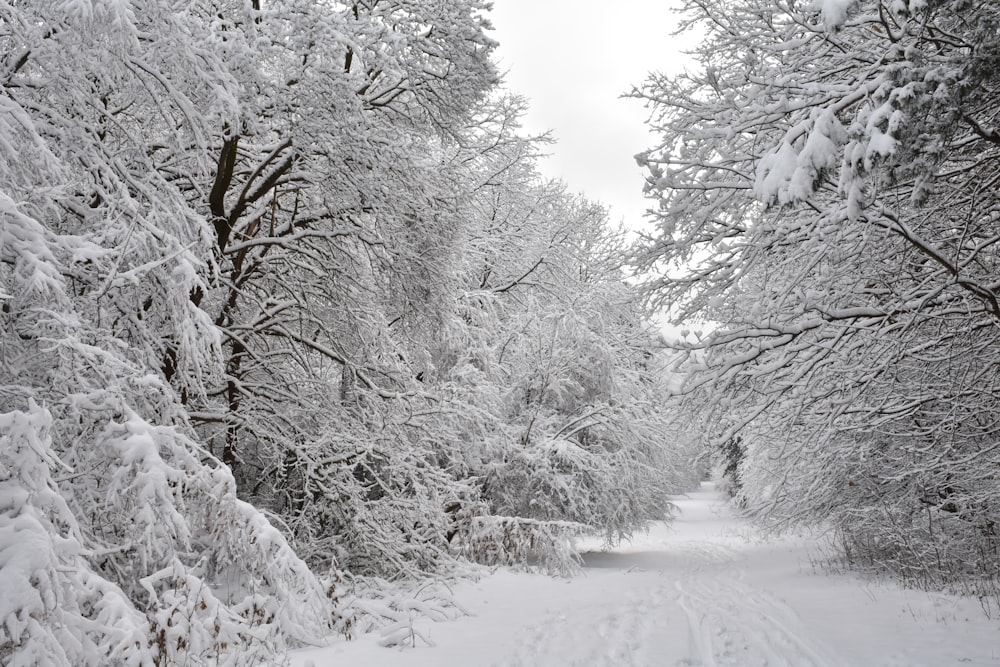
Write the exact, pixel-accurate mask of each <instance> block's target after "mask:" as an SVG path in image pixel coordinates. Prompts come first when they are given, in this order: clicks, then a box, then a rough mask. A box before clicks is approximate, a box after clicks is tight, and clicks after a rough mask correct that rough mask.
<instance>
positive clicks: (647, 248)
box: [634, 0, 1000, 602]
mask: <svg viewBox="0 0 1000 667" xmlns="http://www.w3.org/2000/svg"><path fill="white" fill-rule="evenodd" d="M684 11H685V17H686V21H687V23H686V24H685V29H693V30H699V31H701V32H702V34H703V35H704V36H705V39H704V42H703V45H702V46H701V47H700V48H699V49H698V50H697V52H696V53H695V54H694V57H695V59H696V61H697V65H696V66H695V67H694V68H692V70H691V71H688V72H687V73H685V74H684V75H681V76H677V77H664V76H660V75H653V76H651V77H650V78H649V79H648V80H647V81H646V83H645V84H644V85H643V86H642V87H641V88H639V89H637V90H636V91H635V92H634V95H635V96H636V97H638V98H641V99H644V100H645V101H646V102H647V103H648V105H649V108H650V109H651V114H652V121H651V124H652V127H653V128H654V129H655V130H657V131H658V132H659V134H660V135H661V136H662V143H661V144H660V145H659V146H657V147H655V148H653V149H652V150H650V151H648V152H646V153H644V154H643V155H641V156H640V160H641V161H642V162H643V163H644V164H645V165H646V167H647V192H648V194H649V196H650V197H652V198H653V199H654V200H656V201H658V202H659V207H658V212H657V213H656V220H657V223H656V224H657V228H656V231H655V232H653V233H651V234H649V235H648V236H647V238H646V239H644V240H643V242H641V243H640V244H638V245H637V246H636V248H635V252H634V261H635V263H636V265H637V266H639V267H640V268H641V269H642V270H644V271H646V272H647V273H649V274H651V275H653V276H654V277H653V278H652V279H651V280H650V281H649V282H648V284H647V286H648V295H649V297H650V298H651V300H653V301H654V302H655V303H657V304H660V305H662V306H663V307H667V308H672V309H673V312H674V313H675V314H676V315H677V318H678V319H679V320H682V321H688V322H693V323H699V322H700V323H701V324H702V325H704V327H703V328H704V332H703V335H702V336H701V337H700V338H698V339H695V338H694V337H689V338H688V339H687V342H685V343H682V344H681V345H679V347H680V348H681V356H680V357H679V358H678V360H677V364H676V368H677V371H678V372H679V373H681V374H682V375H683V377H684V379H685V385H684V389H683V391H682V392H681V393H682V394H684V396H683V398H682V399H681V400H682V404H684V405H689V406H693V407H697V408H698V409H697V410H696V411H694V414H695V418H693V419H692V420H691V421H690V423H689V428H691V429H695V430H698V431H702V432H704V433H705V435H706V440H707V441H710V442H711V443H713V446H714V447H716V448H717V451H718V452H719V454H718V455H719V457H720V458H721V459H723V460H724V464H725V465H726V467H727V469H728V470H729V473H730V478H731V480H730V481H732V482H733V483H734V485H735V487H734V488H735V489H736V492H737V495H738V497H739V500H740V502H741V504H742V505H744V506H745V507H746V508H747V509H748V511H749V512H751V513H752V514H754V515H756V516H757V517H759V518H760V519H761V520H762V521H764V522H765V523H766V524H768V525H771V526H774V527H776V528H787V527H792V526H802V525H813V526H814V525H822V526H827V527H829V528H831V529H832V530H833V532H834V534H835V536H836V542H837V546H838V553H839V558H840V559H841V560H842V561H843V562H847V563H849V564H851V565H853V566H856V567H860V568H863V569H866V570H869V571H876V572H888V573H891V574H892V575H895V576H898V577H900V578H902V579H903V580H905V581H907V582H910V583H913V584H915V585H919V586H930V587H942V586H944V587H953V588H957V589H960V590H963V591H967V592H971V593H974V594H976V595H979V596H980V597H981V598H983V599H984V600H992V601H993V602H996V601H997V600H998V599H1000V596H998V591H1000V583H998V582H1000V503H998V498H1000V447H998V444H997V443H998V440H997V434H998V430H997V426H998V422H997V414H998V406H1000V405H998V400H1000V385H998V374H997V365H998V361H1000V308H998V303H1000V302H998V295H1000V281H998V280H997V276H998V272H997V270H998V261H1000V249H998V243H997V242H998V241H1000V232H998V226H997V221H998V216H1000V199H998V195H997V188H996V184H997V178H998V164H1000V163H998V156H1000V152H998V149H1000V133H998V132H1000V130H998V120H1000V119H998V108H1000V107H998V104H997V100H998V97H997V90H998V88H997V86H998V81H1000V79H998V76H1000V51H998V48H997V40H996V35H997V29H998V26H1000V14H998V10H997V8H996V7H995V6H994V5H993V4H990V3H974V2H967V1H965V0H910V1H908V2H906V1H903V0H894V1H891V2H890V1H884V2H875V1H869V0H857V1H844V0H826V1H824V2H818V3H812V2H799V1H797V0H779V1H775V2H771V1H767V2H763V1H757V0H741V1H739V2H721V1H716V0H690V1H689V2H686V3H685V9H684Z"/></svg>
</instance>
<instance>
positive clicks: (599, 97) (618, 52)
mask: <svg viewBox="0 0 1000 667" xmlns="http://www.w3.org/2000/svg"><path fill="white" fill-rule="evenodd" d="M677 4H679V3H678V2H677V1H676V0H615V1H614V2H610V1H609V0H601V1H600V2H598V1H596V0H494V3H493V12H492V13H491V15H490V17H491V20H492V22H493V26H494V28H495V31H494V32H493V33H492V35H491V36H492V37H493V38H494V39H495V40H497V41H498V42H500V47H499V49H498V50H497V58H498V60H499V63H500V68H501V70H505V71H507V72H508V73H507V86H508V88H510V89H511V90H512V91H514V92H516V93H519V94H522V95H524V96H526V97H527V98H528V99H529V101H530V103H531V109H530V111H529V113H528V116H527V118H526V119H525V123H524V126H525V129H526V130H527V131H528V132H529V133H533V134H534V133H540V132H543V131H546V130H550V131H551V132H552V135H553V138H554V139H556V141H557V142H558V143H557V144H555V145H553V146H550V147H549V152H550V153H551V154H552V155H551V157H550V158H549V159H547V160H545V161H544V162H543V163H542V164H541V165H540V167H541V169H542V171H543V174H544V175H546V176H549V177H556V178H561V179H562V180H564V181H566V183H567V184H568V185H569V187H570V189H571V190H573V191H575V192H579V193H582V194H584V195H585V196H586V197H587V198H588V199H591V200H596V201H600V202H602V203H603V204H605V205H607V206H609V207H610V208H611V219H612V221H613V222H618V221H619V220H622V219H624V220H625V222H626V224H627V225H628V226H629V227H632V228H635V227H637V226H639V225H640V223H641V220H642V216H643V213H644V211H645V210H646V209H647V208H648V207H649V205H650V202H647V201H646V200H645V199H643V197H642V186H643V172H642V170H641V169H639V167H638V166H636V164H635V160H634V159H633V156H634V155H635V154H636V153H638V152H640V151H642V150H645V149H647V148H650V147H651V146H653V145H654V143H655V142H656V138H655V137H654V136H653V135H651V134H649V133H648V132H647V130H646V126H645V120H646V111H645V110H644V109H643V105H642V103H641V102H639V101H637V100H630V99H620V96H621V95H622V94H623V93H626V92H628V91H629V90H630V89H631V88H632V87H633V86H637V85H639V84H641V83H642V82H643V80H644V79H645V78H646V74H647V73H648V72H650V71H654V70H655V71H662V72H676V71H679V70H680V69H681V68H682V67H683V63H684V60H685V58H684V56H683V55H682V54H681V51H682V50H683V49H685V48H689V46H690V45H683V44H682V43H681V40H679V39H678V38H677V37H674V36H673V32H674V30H675V22H676V14H675V13H674V11H673V10H672V7H674V6H676V5H677Z"/></svg>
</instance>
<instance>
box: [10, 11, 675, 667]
mask: <svg viewBox="0 0 1000 667" xmlns="http://www.w3.org/2000/svg"><path fill="white" fill-rule="evenodd" d="M487 9H488V3H485V2H480V1H479V0H461V1H454V2H423V1H421V2H417V1H412V0H367V1H365V2H361V1H356V2H333V3H314V2H303V1H300V0H275V1H273V2H271V1H266V2H259V1H257V0H255V1H254V2H250V3H247V2H230V1H229V0H197V1H195V2H188V3H183V6H181V5H180V4H177V3H169V2H164V1H163V0H131V1H125V2H119V1H111V0H94V1H90V0H79V1H76V0H74V1H71V2H62V1H60V2H54V1H49V0H43V1H41V2H31V3H23V2H14V3H3V4H2V5H0V86H2V91H0V662H3V663H4V664H10V665H34V664H41V663H44V664H52V665H125V664H128V665H168V664H249V663H251V662H254V661H255V660H263V659H269V658H270V657H272V656H274V655H275V654H277V653H280V652H281V651H283V650H284V649H285V648H286V647H287V646H290V645H296V644H302V643H317V642H319V641H321V640H322V639H323V637H324V636H326V635H329V634H330V633H334V632H342V633H349V632H350V631H351V628H352V627H353V626H355V625H356V624H359V623H361V621H362V619H361V618H360V615H361V614H362V613H363V611H362V610H359V608H358V607H351V606H350V605H349V604H348V603H347V602H345V601H344V600H345V597H344V596H345V594H346V593H345V590H346V589H347V588H349V587H350V586H353V585H355V584H357V583H358V582H359V581H362V579H361V578H362V577H366V576H367V577H372V579H371V581H375V582H382V583H383V584H385V585H388V584H387V583H386V582H387V581H389V580H396V581H405V580H407V579H408V578H414V577H422V576H428V575H430V574H442V573H443V574H448V573H451V572H454V571H457V570H459V569H460V568H461V567H465V566H466V565H463V564H468V563H469V562H470V561H475V562H481V563H489V564H493V563H503V564H520V565H523V564H525V563H527V562H528V561H529V559H537V560H539V561H540V562H541V563H542V564H543V565H546V566H549V567H551V568H554V569H572V568H573V567H574V566H575V564H576V561H575V560H574V559H575V558H576V556H575V552H574V551H573V548H572V544H571V542H570V539H571V538H572V536H574V535H576V534H578V533H579V532H581V531H598V532H600V533H602V534H604V535H605V536H606V537H607V539H608V540H612V541H613V540H615V539H618V538H620V537H621V536H625V535H628V534H629V533H630V532H631V531H634V530H637V529H640V528H641V527H642V526H643V525H644V524H645V522H646V521H647V520H649V519H653V518H661V517H662V516H663V514H664V513H665V512H668V511H669V509H670V506H669V502H668V500H667V497H668V494H669V493H671V492H676V491H679V490H681V489H682V487H684V485H686V484H689V483H690V481H691V477H690V474H689V473H688V470H689V469H690V467H689V466H688V465H687V461H686V458H687V457H688V455H689V452H687V451H685V450H684V448H681V447H672V446H671V441H672V440H671V434H670V432H669V429H668V426H667V422H666V420H665V419H664V417H663V415H662V414H661V411H660V405H659V401H660V398H661V396H662V394H663V391H664V386H663V383H662V381H661V378H660V376H659V374H658V371H657V368H656V358H655V354H654V353H655V348H656V345H657V344H656V340H655V336H653V335H652V334H651V333H650V331H649V325H648V323H647V321H646V319H645V317H646V311H644V310H643V308H642V307H641V305H640V301H639V297H638V293H637V291H636V290H635V289H634V288H633V287H631V286H630V285H629V284H628V283H627V282H626V280H625V272H624V269H623V268H622V266H623V257H624V255H623V248H624V243H623V241H622V238H621V236H620V234H619V233H618V232H616V231H615V230H613V229H612V228H611V227H610V226H609V225H608V222H607V216H606V213H605V211H604V210H603V209H601V208H600V207H599V206H597V205H595V204H593V203H590V202H587V201H585V200H583V199H582V198H580V197H577V196H574V195H571V194H569V193H567V192H566V191H565V189H564V187H563V186H562V185H560V184H559V183H554V182H547V181H545V180H544V179H542V178H541V177H540V176H539V175H538V174H537V173H536V171H535V166H534V163H535V159H536V155H537V153H538V151H539V150H540V149H541V147H542V146H543V144H544V140H543V139H542V138H532V137H528V136H525V135H524V134H523V133H522V132H521V130H520V128H519V124H518V123H519V120H518V119H519V117H520V115H521V114H522V113H523V109H524V102H523V101H522V100H520V99H519V98H517V97H516V96H513V95H510V94H508V93H506V92H505V91H503V90H502V89H501V88H500V87H499V86H500V78H499V76H498V74H497V71H496V67H495V65H494V64H493V62H492V60H491V54H492V50H493V48H494V46H495V43H494V42H493V41H492V40H491V39H490V37H489V36H488V31H489V22H488V18H487V13H486V12H487Z"/></svg>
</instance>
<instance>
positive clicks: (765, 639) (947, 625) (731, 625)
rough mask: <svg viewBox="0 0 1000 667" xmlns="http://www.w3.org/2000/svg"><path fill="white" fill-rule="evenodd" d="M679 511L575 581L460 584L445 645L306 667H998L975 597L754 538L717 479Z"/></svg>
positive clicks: (325, 653)
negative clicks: (878, 580) (828, 562)
mask: <svg viewBox="0 0 1000 667" xmlns="http://www.w3.org/2000/svg"><path fill="white" fill-rule="evenodd" d="M677 504H678V505H679V506H680V509H681V515H680V517H679V518H678V519H677V520H676V521H675V522H674V523H673V524H672V525H671V526H669V527H668V526H665V525H662V524H660V525H658V526H656V527H654V529H653V530H651V531H650V532H649V533H648V534H646V535H641V536H638V537H637V538H636V539H635V540H634V541H633V542H632V543H631V544H628V545H623V546H622V547H621V548H619V549H617V550H616V551H614V552H611V553H601V552H594V553H590V554H588V555H587V557H586V563H587V569H586V572H585V575H584V576H581V577H577V578H575V579H572V580H565V579H559V578H552V577H545V576H540V575H529V574H518V573H511V572H500V573H498V574H496V575H494V576H492V577H488V578H486V579H484V580H482V581H480V582H475V583H468V584H465V585H463V586H462V587H461V588H459V589H458V590H456V591H455V595H456V597H457V598H458V599H459V600H460V601H461V602H462V604H463V605H465V606H466V607H467V608H468V609H469V610H470V611H471V612H472V613H473V614H474V615H473V616H470V617H467V618H462V619H459V620H457V621H453V622H447V623H437V624H435V623H430V622H428V621H422V622H421V623H420V628H421V631H422V632H423V633H424V634H425V635H426V636H428V637H429V638H430V639H431V641H433V642H434V643H435V646H433V647H429V646H426V645H420V644H418V647H417V648H415V649H407V650H404V651H400V650H398V649H386V648H381V647H379V646H377V644H376V639H377V638H376V637H371V638H368V637H363V638H361V639H360V640H358V641H354V642H339V643H337V644H334V645H333V646H330V647H328V648H325V649H315V650H308V651H301V652H299V653H297V654H296V655H295V656H293V664H294V665H295V666H296V667H307V666H308V665H309V664H310V663H312V664H313V665H314V666H315V667H327V666H330V667H332V666H334V665H358V666H362V665H363V666H371V667H380V666H383V665H400V666H407V667H410V666H414V667H415V666H421V667H430V666H434V667H449V666H452V665H454V666H459V665H461V666H462V667H476V666H480V665H481V666H483V667H491V666H495V667H535V666H538V667H548V666H552V667H562V666H569V665H580V666H588V667H589V666H593V667H599V666H607V667H625V666H646V665H649V666H652V665H657V666H661V665H662V666H665V667H703V666H704V667H712V666H719V667H722V666H739V667H744V666H745V667H751V666H755V665H761V666H763V665H767V666H768V667H778V666H782V665H787V666H789V667H800V666H801V667H855V666H856V667H880V666H881V667H908V666H913V667H916V666H919V665H926V666H928V667H949V666H952V665H953V666H955V667H962V666H967V665H982V666H985V665H997V666H1000V621H997V620H995V619H994V620H990V619H987V618H986V617H985V616H983V614H982V612H981V611H980V609H979V607H978V605H977V604H976V603H975V602H974V601H970V600H960V599H955V598H952V597H950V596H944V595H937V594H927V593H922V592H919V591H903V590H900V589H898V588H896V587H895V586H892V585H888V584H886V585H872V584H866V583H864V582H861V581H859V580H858V579H856V578H854V577H851V576H831V575H826V574H817V573H815V572H814V570H813V568H812V566H811V565H810V549H809V545H808V544H807V543H805V542H803V541H796V540H784V541H771V542H766V543H761V542H757V541H753V540H750V539H748V535H749V528H748V527H747V526H746V524H745V523H744V522H742V521H741V520H739V519H737V518H734V517H733V516H732V515H731V514H730V513H729V512H728V511H727V509H726V507H725V505H724V504H723V503H722V502H721V501H720V500H719V498H718V497H717V496H716V494H715V493H714V492H713V491H712V490H711V488H710V487H708V486H707V485H706V486H705V487H704V488H703V489H702V490H701V491H699V492H697V493H693V494H690V495H689V496H687V497H685V498H681V499H678V501H677Z"/></svg>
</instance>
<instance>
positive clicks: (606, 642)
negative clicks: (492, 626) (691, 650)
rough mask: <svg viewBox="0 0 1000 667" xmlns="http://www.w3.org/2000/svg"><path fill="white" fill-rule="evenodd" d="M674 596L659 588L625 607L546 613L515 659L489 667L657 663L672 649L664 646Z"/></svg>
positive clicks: (611, 666)
mask: <svg viewBox="0 0 1000 667" xmlns="http://www.w3.org/2000/svg"><path fill="white" fill-rule="evenodd" d="M673 597H674V596H673V594H672V592H671V591H669V588H668V586H667V585H666V584H661V585H659V586H656V587H654V588H653V589H652V590H648V591H646V592H645V593H642V594H636V593H633V594H632V595H630V596H629V600H628V601H627V602H626V603H625V604H622V603H618V604H613V605H601V606H597V605H590V606H586V607H582V608H578V609H567V610H561V611H558V612H550V613H548V614H547V615H546V616H545V617H544V618H543V619H542V621H541V622H540V623H538V624H537V625H535V626H534V627H532V628H530V629H528V630H527V632H525V633H524V634H523V635H522V636H521V638H520V641H519V642H518V646H517V648H516V650H515V653H514V656H513V657H512V658H511V659H510V660H508V661H505V662H501V663H495V665H494V667H539V666H541V665H559V666H561V667H563V666H564V667H570V666H573V667H576V666H579V667H629V666H634V667H639V666H646V665H659V664H662V663H661V662H660V660H661V659H662V656H664V655H665V654H669V652H670V651H671V650H673V647H671V646H668V645H666V644H665V638H666V637H667V635H668V634H669V628H668V627H667V624H668V623H669V622H671V621H672V620H673V617H674V616H675V615H674V614H670V613H665V612H666V611H667V609H666V607H668V606H671V605H672V604H673Z"/></svg>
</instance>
